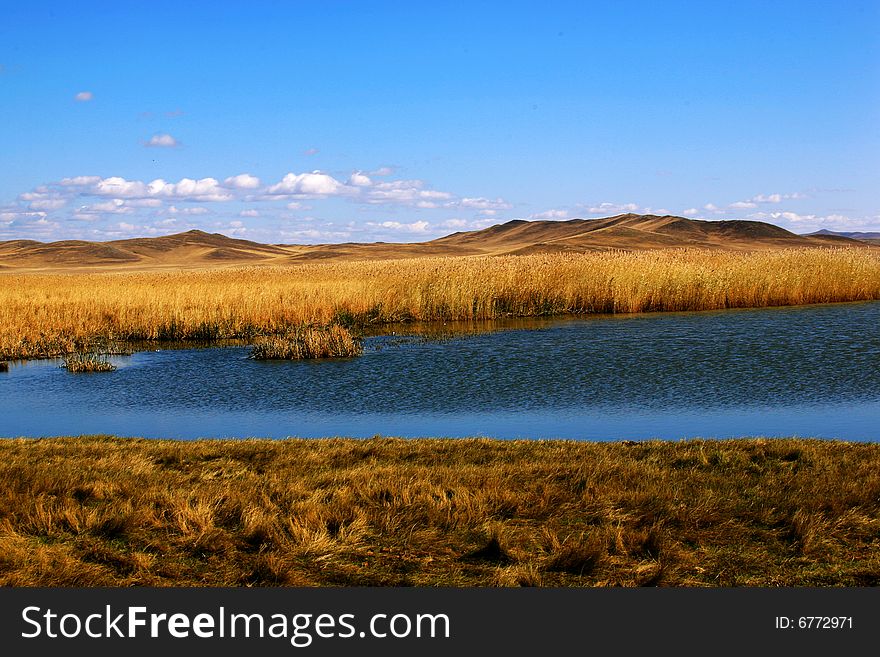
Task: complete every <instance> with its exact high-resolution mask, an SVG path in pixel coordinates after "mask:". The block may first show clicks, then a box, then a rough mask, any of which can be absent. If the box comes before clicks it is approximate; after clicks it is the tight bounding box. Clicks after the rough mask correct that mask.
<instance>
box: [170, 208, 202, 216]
mask: <svg viewBox="0 0 880 657" xmlns="http://www.w3.org/2000/svg"><path fill="white" fill-rule="evenodd" d="M168 213H169V214H184V215H188V216H197V215H201V214H208V208H205V207H201V206H199V207H195V208H178V207H175V206H173V205H172V206H171V207H169V208H168Z"/></svg>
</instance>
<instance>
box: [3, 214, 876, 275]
mask: <svg viewBox="0 0 880 657" xmlns="http://www.w3.org/2000/svg"><path fill="white" fill-rule="evenodd" d="M849 235H851V234H838V233H831V232H830V231H820V232H819V233H816V234H813V235H795V234H794V233H791V232H789V231H787V230H785V229H783V228H780V227H779V226H774V225H772V224H767V223H762V222H760V221H700V220H696V219H686V218H684V217H675V216H668V215H667V216H656V215H638V214H622V215H617V216H615V217H606V218H603V219H571V220H569V221H523V220H514V221H508V222H507V223H505V224H499V225H496V226H491V227H490V228H485V229H483V230H477V231H469V232H460V233H454V234H452V235H447V236H446V237H441V238H439V239H435V240H431V241H429V242H417V243H410V244H393V243H388V242H374V243H370V244H359V243H345V244H319V245H284V244H260V243H258V242H251V241H249V240H243V239H235V238H231V237H226V236H225V235H220V234H217V233H205V232H203V231H200V230H191V231H189V232H186V233H179V234H176V235H166V236H164V237H142V238H136V239H127V240H114V241H111V242H86V241H79V240H67V241H62V242H50V243H44V242H35V241H32V240H12V241H9V242H0V269H4V270H9V269H31V270H44V269H55V270H83V269H99V270H104V269H117V268H118V269H160V268H198V267H210V266H222V265H243V264H279V265H284V264H293V263H296V262H304V261H320V260H365V259H367V260H378V259H391V258H419V257H429V256H457V255H523V254H529V253H584V252H588V251H607V250H609V249H621V250H630V251H631V250H646V249H668V248H699V249H719V250H735V251H753V250H759V249H773V248H784V247H809V246H820V247H821V246H833V245H855V246H866V245H868V244H869V243H870V242H869V241H861V240H862V238H854V237H850V236H849ZM852 235H855V234H852ZM859 235H861V234H859Z"/></svg>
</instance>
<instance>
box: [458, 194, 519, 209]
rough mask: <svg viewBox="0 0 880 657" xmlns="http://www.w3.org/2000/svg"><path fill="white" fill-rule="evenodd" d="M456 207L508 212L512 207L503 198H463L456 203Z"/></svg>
mask: <svg viewBox="0 0 880 657" xmlns="http://www.w3.org/2000/svg"><path fill="white" fill-rule="evenodd" d="M458 205H459V206H460V207H462V208H475V209H478V210H509V209H510V208H512V207H513V206H512V205H511V204H510V203H508V202H507V201H505V200H504V199H503V198H496V199H494V200H493V199H488V198H483V197H482V196H481V197H479V198H467V197H466V198H463V199H461V200H460V201H458Z"/></svg>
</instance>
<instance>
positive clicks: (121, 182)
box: [90, 176, 233, 201]
mask: <svg viewBox="0 0 880 657" xmlns="http://www.w3.org/2000/svg"><path fill="white" fill-rule="evenodd" d="M90 191H91V193H92V194H94V195H96V196H113V197H116V198H165V199H169V200H192V201H230V200H232V198H233V196H232V194H230V193H229V191H228V190H226V189H224V188H222V187H221V186H220V183H219V182H218V181H217V179H216V178H202V179H200V180H193V179H192V178H181V179H180V181H179V182H177V183H169V182H165V181H164V180H162V179H161V178H157V179H156V180H153V181H151V182H149V183H144V182H142V181H140V180H126V179H125V178H120V177H118V176H111V177H110V178H103V179H100V180H99V181H98V182H97V183H95V184H94V185H92V187H91V189H90Z"/></svg>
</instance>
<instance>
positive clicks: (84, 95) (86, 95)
mask: <svg viewBox="0 0 880 657" xmlns="http://www.w3.org/2000/svg"><path fill="white" fill-rule="evenodd" d="M94 97H95V95H94V94H93V93H92V92H91V91H80V92H79V93H78V94H76V96H74V97H73V98H74V100H76V101H77V102H79V103H87V102H89V101H90V100H92V99H93V98H94Z"/></svg>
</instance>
